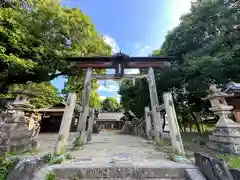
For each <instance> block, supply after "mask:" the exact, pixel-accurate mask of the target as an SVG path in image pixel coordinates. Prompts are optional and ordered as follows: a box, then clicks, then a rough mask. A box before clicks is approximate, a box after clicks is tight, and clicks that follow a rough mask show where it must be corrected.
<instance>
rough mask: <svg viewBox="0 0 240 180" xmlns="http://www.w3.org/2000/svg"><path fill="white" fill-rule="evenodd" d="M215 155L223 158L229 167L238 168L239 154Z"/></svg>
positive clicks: (239, 165) (239, 163)
mask: <svg viewBox="0 0 240 180" xmlns="http://www.w3.org/2000/svg"><path fill="white" fill-rule="evenodd" d="M216 157H217V158H218V159H222V160H224V161H225V162H226V163H227V165H228V167H230V168H240V156H237V155H227V154H217V155H216Z"/></svg>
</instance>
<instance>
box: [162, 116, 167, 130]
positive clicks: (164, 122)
mask: <svg viewBox="0 0 240 180" xmlns="http://www.w3.org/2000/svg"><path fill="white" fill-rule="evenodd" d="M165 126H166V118H165V116H163V124H162V130H163V131H164V128H165Z"/></svg>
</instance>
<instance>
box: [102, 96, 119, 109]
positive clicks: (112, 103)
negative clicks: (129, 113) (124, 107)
mask: <svg viewBox="0 0 240 180" xmlns="http://www.w3.org/2000/svg"><path fill="white" fill-rule="evenodd" d="M102 109H103V110H104V111H108V112H115V111H119V110H120V103H119V102H118V101H117V99H116V98H114V97H108V98H106V99H104V100H103V102H102Z"/></svg>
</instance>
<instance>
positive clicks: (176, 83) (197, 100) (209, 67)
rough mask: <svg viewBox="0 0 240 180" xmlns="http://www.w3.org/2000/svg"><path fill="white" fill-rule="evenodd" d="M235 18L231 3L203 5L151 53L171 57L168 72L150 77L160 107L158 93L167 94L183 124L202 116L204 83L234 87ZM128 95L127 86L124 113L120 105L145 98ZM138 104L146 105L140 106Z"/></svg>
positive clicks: (238, 50) (239, 50) (238, 53)
mask: <svg viewBox="0 0 240 180" xmlns="http://www.w3.org/2000/svg"><path fill="white" fill-rule="evenodd" d="M239 18H240V12H239V6H238V5H237V4H236V3H234V2H233V1H225V0H216V1H203V2H201V3H200V4H199V5H198V6H196V7H193V8H192V9H191V12H190V13H188V14H186V15H184V16H183V17H182V18H181V23H180V25H178V26H177V27H176V28H174V29H173V30H172V31H171V32H169V33H168V35H167V36H166V38H165V41H164V43H163V44H162V46H161V49H158V50H155V51H154V52H153V53H152V55H153V56H159V55H164V56H173V57H175V59H173V60H172V61H171V67H170V68H168V69H166V70H156V71H155V77H156V85H157V91H158V95H159V101H160V103H161V102H162V98H161V96H162V93H163V92H164V91H172V93H173V94H174V100H175V104H176V110H177V114H178V116H179V117H181V116H182V117H184V118H181V119H182V120H183V121H186V120H187V119H192V118H193V119H199V117H200V116H199V114H200V113H202V112H206V113H208V112H207V109H208V107H209V103H208V102H204V101H203V100H202V98H203V97H205V96H206V93H207V88H208V85H209V84H210V83H212V82H215V83H217V84H219V85H220V86H222V85H224V84H226V83H227V82H229V81H239V79H240V78H239V77H240V76H239V69H240V63H239V62H240V61H239V60H240V34H239V31H237V30H236V29H234V27H235V25H237V24H239V23H238V20H239ZM122 86H124V84H123V85H122ZM133 89H134V86H133V85H130V86H129V87H128V88H127V89H126V88H125V91H122V92H120V94H121V95H122V97H124V96H126V94H127V93H130V92H131V93H132V94H134V96H128V98H125V99H122V101H124V102H122V104H123V107H124V108H125V107H126V108H129V107H128V106H127V105H126V104H129V103H130V102H137V99H139V97H143V96H146V97H144V99H148V97H149V93H147V91H146V92H145V93H143V94H141V93H138V91H136V90H134V91H133V92H132V90H133ZM120 90H121V88H120ZM138 104H144V105H145V104H146V103H145V102H144V100H142V101H141V103H138ZM132 108H133V107H132ZM141 111H143V108H141Z"/></svg>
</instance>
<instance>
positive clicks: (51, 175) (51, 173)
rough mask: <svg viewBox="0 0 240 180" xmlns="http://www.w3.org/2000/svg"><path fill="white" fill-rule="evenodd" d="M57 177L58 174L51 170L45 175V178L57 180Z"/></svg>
mask: <svg viewBox="0 0 240 180" xmlns="http://www.w3.org/2000/svg"><path fill="white" fill-rule="evenodd" d="M55 179H56V174H55V173H54V172H49V173H48V174H47V175H46V177H45V180H55Z"/></svg>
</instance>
